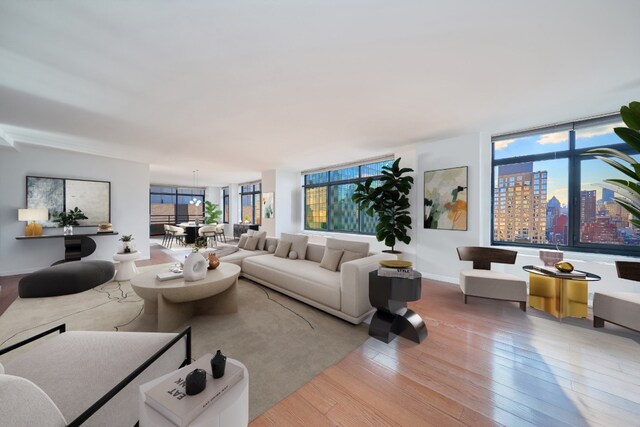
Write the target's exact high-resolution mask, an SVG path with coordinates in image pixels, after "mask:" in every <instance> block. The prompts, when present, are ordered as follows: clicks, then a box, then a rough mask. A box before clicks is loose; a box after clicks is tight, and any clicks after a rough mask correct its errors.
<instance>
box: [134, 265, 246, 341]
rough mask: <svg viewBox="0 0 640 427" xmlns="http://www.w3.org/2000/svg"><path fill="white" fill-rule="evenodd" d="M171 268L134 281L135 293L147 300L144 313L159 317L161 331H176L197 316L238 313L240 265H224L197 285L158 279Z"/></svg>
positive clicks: (149, 272)
mask: <svg viewBox="0 0 640 427" xmlns="http://www.w3.org/2000/svg"><path fill="white" fill-rule="evenodd" d="M172 265H173V264H164V265H160V266H157V267H155V268H151V269H149V270H147V271H144V272H142V273H140V274H138V275H137V276H134V277H133V278H132V279H131V287H132V288H133V290H134V292H135V293H136V294H138V295H139V296H140V297H141V298H142V299H144V314H151V315H157V317H158V331H161V332H170V331H173V330H175V329H176V328H177V327H179V326H180V325H181V324H183V323H184V322H185V321H186V320H188V319H189V318H191V317H192V316H194V315H198V314H227V313H235V312H237V311H238V302H237V284H238V276H239V275H240V267H239V266H237V265H235V264H231V263H224V262H222V263H220V265H219V266H218V268H216V269H215V270H207V277H205V278H204V279H202V280H196V281H194V282H186V281H185V280H184V279H182V278H178V279H171V280H165V281H161V280H159V279H158V278H157V277H156V276H157V275H158V273H168V272H169V269H170V267H171V266H172Z"/></svg>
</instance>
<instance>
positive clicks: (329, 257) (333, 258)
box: [320, 246, 344, 271]
mask: <svg viewBox="0 0 640 427" xmlns="http://www.w3.org/2000/svg"><path fill="white" fill-rule="evenodd" d="M343 252H344V251H343V250H342V249H331V248H327V247H326V246H325V248H324V255H323V256H322V261H320V267H322V268H326V269H327V270H330V271H336V270H337V269H338V263H339V262H340V259H341V258H342V253H343Z"/></svg>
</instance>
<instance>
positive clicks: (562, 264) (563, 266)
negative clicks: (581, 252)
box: [554, 261, 573, 273]
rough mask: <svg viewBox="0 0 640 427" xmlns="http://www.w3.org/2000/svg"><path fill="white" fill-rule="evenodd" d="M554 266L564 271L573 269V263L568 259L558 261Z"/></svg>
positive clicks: (567, 271) (568, 271) (569, 271)
mask: <svg viewBox="0 0 640 427" xmlns="http://www.w3.org/2000/svg"><path fill="white" fill-rule="evenodd" d="M554 267H555V268H557V269H558V270H560V271H562V272H563V273H571V272H572V271H573V265H571V263H570V262H567V261H560V262H556V263H555V264H554Z"/></svg>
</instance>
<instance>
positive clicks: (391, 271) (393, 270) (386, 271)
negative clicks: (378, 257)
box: [378, 266, 413, 279]
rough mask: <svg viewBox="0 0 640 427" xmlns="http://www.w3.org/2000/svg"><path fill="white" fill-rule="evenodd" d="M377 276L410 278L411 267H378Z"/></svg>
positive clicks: (411, 273)
mask: <svg viewBox="0 0 640 427" xmlns="http://www.w3.org/2000/svg"><path fill="white" fill-rule="evenodd" d="M378 276H380V277H402V278H405V279H410V278H412V277H413V269H412V268H411V267H382V266H380V267H378Z"/></svg>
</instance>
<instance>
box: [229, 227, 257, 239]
mask: <svg viewBox="0 0 640 427" xmlns="http://www.w3.org/2000/svg"><path fill="white" fill-rule="evenodd" d="M259 229H260V226H259V225H258V224H233V238H234V239H239V238H240V236H241V235H242V234H244V233H246V232H247V230H256V231H258V230H259Z"/></svg>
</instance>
